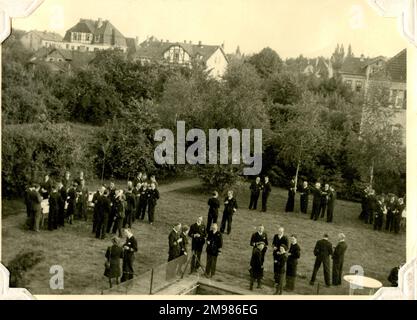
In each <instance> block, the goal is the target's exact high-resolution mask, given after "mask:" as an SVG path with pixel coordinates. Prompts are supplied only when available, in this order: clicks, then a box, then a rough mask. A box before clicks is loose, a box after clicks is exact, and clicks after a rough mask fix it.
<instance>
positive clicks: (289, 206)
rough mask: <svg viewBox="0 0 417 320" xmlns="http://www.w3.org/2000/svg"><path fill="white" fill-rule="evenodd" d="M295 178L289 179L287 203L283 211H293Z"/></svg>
mask: <svg viewBox="0 0 417 320" xmlns="http://www.w3.org/2000/svg"><path fill="white" fill-rule="evenodd" d="M295 190H296V189H295V180H294V179H291V181H290V184H289V186H288V198H287V204H286V205H285V212H293V211H294V203H295Z"/></svg>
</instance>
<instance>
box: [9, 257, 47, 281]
mask: <svg viewBox="0 0 417 320" xmlns="http://www.w3.org/2000/svg"><path fill="white" fill-rule="evenodd" d="M44 258H45V257H44V254H43V251H23V252H20V253H19V254H18V255H17V256H16V257H14V259H13V260H12V261H10V263H9V264H8V266H7V269H8V270H9V272H10V287H11V288H24V287H26V281H25V278H24V274H25V272H27V271H29V270H30V269H31V268H33V267H34V266H35V265H37V264H38V263H39V262H41V261H42V260H43V259H44Z"/></svg>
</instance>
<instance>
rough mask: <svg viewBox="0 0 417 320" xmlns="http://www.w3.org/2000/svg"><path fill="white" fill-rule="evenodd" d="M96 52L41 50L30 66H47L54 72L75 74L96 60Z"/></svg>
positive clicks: (30, 62)
mask: <svg viewBox="0 0 417 320" xmlns="http://www.w3.org/2000/svg"><path fill="white" fill-rule="evenodd" d="M95 56H96V55H95V53H94V52H81V51H76V50H67V49H61V48H40V49H39V50H38V51H36V52H35V54H34V55H33V56H32V58H31V59H30V60H29V64H30V65H32V66H33V67H34V68H36V66H39V65H43V66H46V67H47V68H48V69H49V70H50V71H52V72H69V73H71V72H73V71H76V70H80V69H85V68H87V67H88V65H89V64H90V63H91V62H92V61H93V60H94V58H95Z"/></svg>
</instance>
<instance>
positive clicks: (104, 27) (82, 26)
mask: <svg viewBox="0 0 417 320" xmlns="http://www.w3.org/2000/svg"><path fill="white" fill-rule="evenodd" d="M61 47H62V48H63V49H68V50H79V51H97V50H105V49H120V50H122V51H123V52H126V51H127V44H126V38H125V37H124V36H123V34H122V33H121V32H120V31H119V30H118V29H117V28H116V27H115V26H114V25H113V24H112V23H111V22H110V21H108V20H102V19H101V18H99V19H98V20H91V19H80V21H78V23H76V24H75V25H74V26H73V27H71V28H70V29H68V30H67V32H66V33H65V36H64V39H63V41H62V46H61Z"/></svg>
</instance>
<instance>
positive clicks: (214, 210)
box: [207, 191, 220, 233]
mask: <svg viewBox="0 0 417 320" xmlns="http://www.w3.org/2000/svg"><path fill="white" fill-rule="evenodd" d="M218 198H219V193H218V192H217V191H213V196H212V197H211V198H210V199H209V200H208V202H207V204H208V206H209V211H208V216H207V233H208V232H209V231H210V229H211V224H212V223H217V219H218V218H219V207H220V201H219V199H218Z"/></svg>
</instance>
